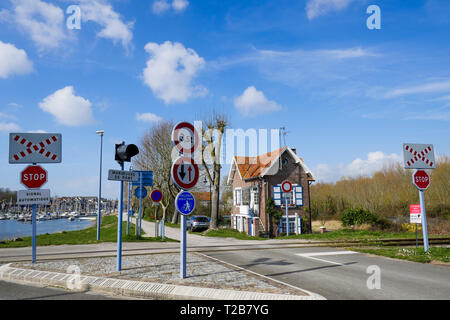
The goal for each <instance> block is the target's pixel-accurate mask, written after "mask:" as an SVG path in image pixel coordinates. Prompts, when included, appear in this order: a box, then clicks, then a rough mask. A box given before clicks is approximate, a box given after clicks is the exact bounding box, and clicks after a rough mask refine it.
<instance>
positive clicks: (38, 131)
mask: <svg viewBox="0 0 450 320" xmlns="http://www.w3.org/2000/svg"><path fill="white" fill-rule="evenodd" d="M27 132H28V133H48V132H47V131H45V130H41V129H39V130H30V131H27Z"/></svg>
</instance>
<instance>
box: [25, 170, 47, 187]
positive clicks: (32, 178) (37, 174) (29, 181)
mask: <svg viewBox="0 0 450 320" xmlns="http://www.w3.org/2000/svg"><path fill="white" fill-rule="evenodd" d="M20 182H21V183H22V184H23V185H24V186H25V187H27V188H28V189H39V188H40V187H42V185H44V184H45V183H46V182H47V171H46V170H45V169H43V168H42V167H41V166H28V167H26V168H25V170H23V171H22V172H21V173H20Z"/></svg>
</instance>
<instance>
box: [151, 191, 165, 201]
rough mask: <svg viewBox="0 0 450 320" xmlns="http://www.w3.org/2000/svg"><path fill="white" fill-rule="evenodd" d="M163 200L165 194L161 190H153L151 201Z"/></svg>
mask: <svg viewBox="0 0 450 320" xmlns="http://www.w3.org/2000/svg"><path fill="white" fill-rule="evenodd" d="M162 198H163V194H162V192H161V191H160V190H157V189H156V190H153V191H152V193H151V194H150V199H152V201H153V202H156V203H158V202H160V201H161V200H162Z"/></svg>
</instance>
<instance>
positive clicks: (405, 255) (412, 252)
mask: <svg viewBox="0 0 450 320" xmlns="http://www.w3.org/2000/svg"><path fill="white" fill-rule="evenodd" d="M351 250H353V251H358V252H363V253H369V254H374V255H379V256H384V257H389V258H394V259H403V260H408V261H414V262H422V263H430V262H433V261H440V262H446V263H450V248H445V247H430V248H429V250H428V252H425V251H424V249H423V248H417V249H416V248H415V247H414V248H411V247H382V248H351Z"/></svg>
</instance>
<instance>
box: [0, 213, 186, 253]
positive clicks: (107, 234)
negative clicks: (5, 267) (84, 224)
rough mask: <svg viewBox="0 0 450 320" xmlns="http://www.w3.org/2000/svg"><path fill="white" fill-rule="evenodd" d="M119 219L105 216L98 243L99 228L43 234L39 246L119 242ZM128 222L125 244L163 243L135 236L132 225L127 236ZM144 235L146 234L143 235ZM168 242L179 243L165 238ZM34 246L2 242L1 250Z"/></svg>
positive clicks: (24, 241) (19, 241) (26, 241)
mask: <svg viewBox="0 0 450 320" xmlns="http://www.w3.org/2000/svg"><path fill="white" fill-rule="evenodd" d="M117 226H118V224H117V217H116V216H105V217H103V218H102V224H101V227H100V240H99V241H97V226H96V225H95V226H93V227H90V228H87V229H84V230H77V231H62V232H59V233H52V234H48V233H47V234H42V235H38V236H37V237H36V244H37V246H50V245H63V244H93V243H101V242H117ZM126 233H127V222H126V221H125V222H123V223H122V241H123V242H162V239H161V237H158V238H146V237H139V236H135V235H134V233H135V226H134V224H130V235H127V234H126ZM143 234H144V233H143ZM165 241H166V242H178V241H177V240H173V239H169V238H165ZM31 245H32V237H25V238H19V239H16V240H15V241H2V242H0V248H20V247H29V246H31Z"/></svg>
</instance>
